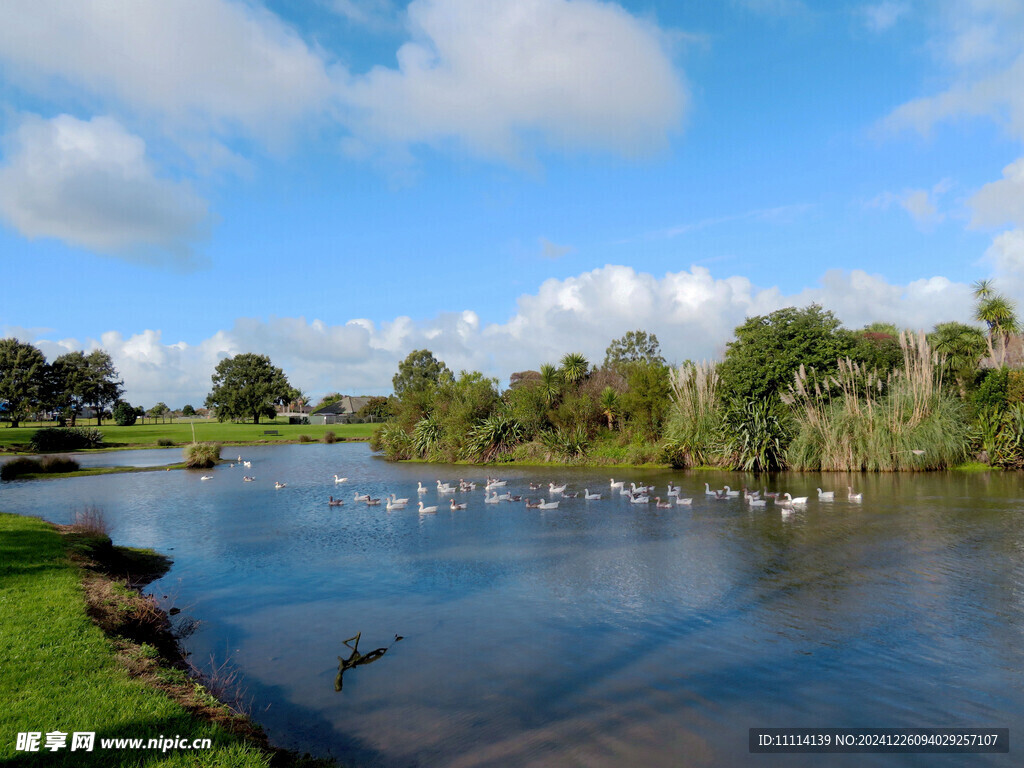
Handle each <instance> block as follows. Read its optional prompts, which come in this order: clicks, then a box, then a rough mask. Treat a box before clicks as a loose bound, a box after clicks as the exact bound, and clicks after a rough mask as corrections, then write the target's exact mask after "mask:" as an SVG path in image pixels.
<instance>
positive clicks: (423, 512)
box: [419, 501, 437, 515]
mask: <svg viewBox="0 0 1024 768" xmlns="http://www.w3.org/2000/svg"><path fill="white" fill-rule="evenodd" d="M419 504H420V514H421V515H426V514H429V513H431V512H437V507H424V506H423V502H422V501H421V502H420V503H419Z"/></svg>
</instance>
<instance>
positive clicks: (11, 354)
mask: <svg viewBox="0 0 1024 768" xmlns="http://www.w3.org/2000/svg"><path fill="white" fill-rule="evenodd" d="M123 384H124V382H123V381H121V380H120V379H119V378H118V375H117V369H115V368H114V363H113V361H112V360H111V358H110V355H109V354H107V353H106V352H105V351H104V350H102V349H97V350H95V351H93V352H90V353H89V354H85V353H84V352H68V353H66V354H63V355H61V356H60V357H58V358H56V359H55V360H54V361H53V362H52V363H48V362H47V361H46V358H45V357H44V355H43V353H42V352H41V351H40V350H39V349H38V348H36V347H35V346H33V345H31V344H25V343H23V342H20V341H18V340H17V339H13V338H9V339H0V409H2V412H3V415H4V416H5V417H6V418H7V420H9V421H10V422H11V426H12V427H17V426H18V425H19V424H20V423H21V422H22V421H24V420H26V419H28V418H29V417H30V416H32V415H34V414H38V413H40V412H45V413H49V414H53V415H54V416H55V418H56V419H57V421H58V423H59V424H60V425H61V426H63V425H64V424H66V423H68V422H70V424H71V426H75V422H76V420H77V419H78V417H79V416H80V415H81V413H82V410H83V408H85V407H87V406H88V407H91V408H92V409H93V410H94V411H95V413H96V415H97V418H98V419H101V418H102V416H103V413H104V411H105V410H107V409H110V408H112V407H114V406H115V405H116V404H117V403H118V399H119V398H120V397H121V394H122V393H123V392H124V387H123V386H122V385H123ZM100 423H101V422H99V421H97V425H99V424H100Z"/></svg>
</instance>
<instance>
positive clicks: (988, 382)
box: [971, 368, 1009, 410]
mask: <svg viewBox="0 0 1024 768" xmlns="http://www.w3.org/2000/svg"><path fill="white" fill-rule="evenodd" d="M982 375H983V376H984V378H983V379H982V380H981V383H980V384H979V385H978V388H977V389H976V390H975V391H974V393H973V394H972V396H971V400H972V402H973V403H974V405H975V406H976V407H977V408H979V409H981V408H986V407H995V408H998V409H1000V410H1002V409H1003V408H1004V407H1005V406H1006V401H1007V399H1008V398H1007V395H1008V391H1007V390H1008V387H1009V370H1007V369H1006V368H995V369H993V370H989V371H985V372H984V373H983V374H982Z"/></svg>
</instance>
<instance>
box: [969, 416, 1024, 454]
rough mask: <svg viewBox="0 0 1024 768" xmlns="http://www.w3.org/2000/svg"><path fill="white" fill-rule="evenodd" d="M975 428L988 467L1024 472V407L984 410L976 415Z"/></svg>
mask: <svg viewBox="0 0 1024 768" xmlns="http://www.w3.org/2000/svg"><path fill="white" fill-rule="evenodd" d="M978 427H979V432H980V435H981V447H982V449H983V450H985V452H986V453H988V461H989V464H991V465H992V466H994V467H1004V468H1006V469H1024V404H1020V403H1017V404H1015V405H1011V406H1009V407H1007V408H1006V409H1004V410H999V409H996V408H993V407H991V406H989V407H987V408H984V409H982V410H981V411H980V412H979V413H978Z"/></svg>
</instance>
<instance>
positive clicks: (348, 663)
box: [334, 632, 402, 693]
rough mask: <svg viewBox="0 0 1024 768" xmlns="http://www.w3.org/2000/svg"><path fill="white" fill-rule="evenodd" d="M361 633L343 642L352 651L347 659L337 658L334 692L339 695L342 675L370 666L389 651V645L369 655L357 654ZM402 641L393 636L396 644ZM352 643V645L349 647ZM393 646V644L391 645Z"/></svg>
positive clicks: (400, 637) (397, 636) (398, 637)
mask: <svg viewBox="0 0 1024 768" xmlns="http://www.w3.org/2000/svg"><path fill="white" fill-rule="evenodd" d="M362 634H363V633H362V632H356V634H355V637H350V638H349V639H348V640H345V641H344V643H345V646H346V647H347V648H351V649H352V653H351V654H350V655H349V657H348V658H347V659H343V658H342V657H341V656H339V657H338V676H337V677H336V678H334V690H335V691H337V692H338V693H341V683H342V679H341V678H342V675H344V674H345V672H347V671H348V670H350V669H354V668H355V667H361V666H363V665H364V664H372V663H373V662H375V661H377V660H378V659H379V658H380V657H381V656H383V655H384V654H385V653H387V652H388V651H389V650H391V646H390V645H389V646H388V647H387V648H376V649H374V650H372V651H370V652H369V653H366V654H363V653H360V652H359V638H360V637H361V636H362ZM401 639H402V636H401V635H395V640H394V642H395V643H397V642H398V641H399V640H401ZM349 643H353V645H349ZM392 645H394V643H392Z"/></svg>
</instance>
